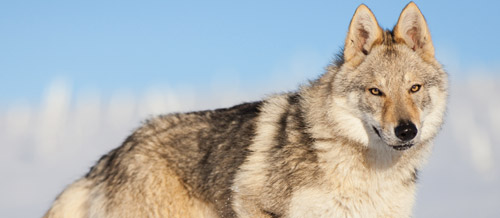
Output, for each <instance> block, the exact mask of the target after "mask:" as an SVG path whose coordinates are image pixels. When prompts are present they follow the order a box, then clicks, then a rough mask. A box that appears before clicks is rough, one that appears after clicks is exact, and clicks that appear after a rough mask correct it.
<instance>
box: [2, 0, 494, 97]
mask: <svg viewBox="0 0 500 218" xmlns="http://www.w3.org/2000/svg"><path fill="white" fill-rule="evenodd" d="M362 2H364V3H365V4H367V5H368V6H369V7H370V8H371V9H372V11H373V12H374V13H375V15H376V17H377V19H378V20H379V23H380V25H381V26H382V27H385V28H390V27H392V26H393V25H394V24H395V22H396V21H397V18H398V16H399V13H400V11H401V9H402V8H403V7H404V6H405V5H406V4H407V2H406V1H251V2H250V1H247V2H235V1H79V2H76V1H8V2H7V1H3V2H1V3H0V36H1V37H0V39H1V40H0V105H7V104H9V103H11V102H14V101H16V100H18V99H24V100H27V101H29V102H33V103H34V104H36V102H38V101H39V99H40V98H41V97H42V93H43V92H44V90H45V89H46V87H47V86H48V85H49V84H50V83H51V82H52V81H53V80H54V79H58V78H59V79H61V78H62V79H63V80H65V81H68V83H70V84H71V87H72V89H73V94H78V93H79V92H84V91H85V90H88V89H96V90H98V91H99V92H100V93H101V94H102V95H103V96H104V97H106V95H109V94H110V93H112V92H114V91H115V90H119V89H125V90H129V91H130V92H133V93H135V92H143V91H144V90H145V89H146V88H147V87H151V86H168V87H171V88H173V89H178V88H179V89H182V87H184V86H187V87H190V89H192V90H194V92H196V93H204V92H206V91H207V90H209V89H210V87H212V86H214V85H213V84H214V83H215V84H217V85H218V86H220V88H221V90H223V88H224V86H225V85H228V86H230V85H234V84H231V83H233V82H234V81H233V80H231V79H227V81H225V80H226V78H233V79H234V78H236V79H235V80H237V81H238V84H237V85H238V87H239V89H241V90H243V91H245V92H252V91H253V90H255V89H261V88H263V87H267V88H266V89H268V90H272V88H269V87H272V86H273V84H270V83H269V80H270V77H273V78H274V82H276V81H278V80H277V79H276V78H280V77H283V78H288V79H290V78H292V79H293V80H297V81H294V83H297V84H298V83H300V82H303V81H304V80H305V79H306V78H310V79H312V78H315V77H317V75H319V74H320V73H321V72H322V68H323V67H324V66H325V65H326V64H327V63H328V62H329V61H330V59H331V58H332V57H333V55H334V54H335V53H337V52H338V51H339V49H340V47H342V44H343V40H344V37H345V34H346V30H347V27H348V24H349V21H350V19H351V16H352V14H353V12H354V10H355V9H356V7H357V6H358V5H359V4H360V3H362ZM416 3H417V5H418V6H419V7H420V9H421V10H422V12H423V13H424V15H425V16H426V18H427V21H428V23H429V26H430V28H431V34H432V36H433V40H434V44H435V47H436V53H437V57H438V58H440V61H441V62H442V63H443V64H444V65H445V66H446V68H447V69H448V70H449V71H451V72H450V74H451V75H452V77H457V78H468V77H471V76H475V73H474V72H475V70H476V69H479V70H478V71H481V72H483V74H484V72H486V74H487V75H488V76H491V75H495V76H498V75H499V74H500V73H499V72H500V67H499V64H498V61H499V60H500V53H498V51H499V50H500V43H498V36H499V35H500V30H499V29H500V28H499V24H498V22H499V21H500V13H497V8H498V7H499V6H500V3H499V2H498V1H484V0H483V1H456V0H455V1H416ZM294 62H301V63H303V64H304V65H307V66H308V67H306V68H304V69H306V70H307V71H309V72H303V73H302V74H300V75H299V76H290V75H288V74H287V72H286V70H287V69H291V68H293V65H294ZM299 65H300V64H299ZM271 75H272V76H271ZM215 80H216V81H215ZM273 91H283V90H273ZM0 107H1V106H0Z"/></svg>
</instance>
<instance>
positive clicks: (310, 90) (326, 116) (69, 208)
mask: <svg viewBox="0 0 500 218" xmlns="http://www.w3.org/2000/svg"><path fill="white" fill-rule="evenodd" d="M430 40H431V38H430V33H429V30H428V28H427V24H426V23H425V19H424V18H423V16H422V14H421V13H420V10H419V9H418V8H417V7H416V5H415V4H414V3H413V2H412V3H410V4H408V6H407V7H406V8H405V9H404V10H403V11H402V13H401V16H400V18H399V20H398V23H397V25H396V27H395V29H394V31H393V32H391V31H389V30H386V31H383V30H382V28H380V26H379V25H378V23H377V20H376V18H375V16H374V15H373V13H372V12H371V11H370V9H368V7H366V6H365V5H361V6H359V7H358V9H357V10H356V12H355V14H354V16H353V18H352V20H351V24H350V26H349V31H348V34H347V37H346V41H345V50H344V54H343V60H339V61H338V63H335V64H332V65H330V66H329V67H328V68H327V70H326V72H325V73H324V74H323V75H322V76H321V77H320V78H319V79H317V80H315V81H312V82H311V83H310V84H306V85H304V86H303V87H301V88H300V90H298V91H297V92H291V93H285V94H280V95H274V96H271V97H269V98H267V99H265V100H264V101H262V102H254V103H247V104H242V105H238V106H235V107H232V108H228V109H221V110H213V111H202V112H193V113H187V114H171V115H165V116H160V117H156V118H153V119H152V120H149V121H148V122H146V123H145V124H144V125H143V126H142V127H140V128H139V129H138V130H136V131H135V132H134V133H133V134H132V135H131V136H130V137H129V138H128V139H127V140H126V141H125V142H124V143H123V144H122V146H120V147H119V148H117V149H115V150H113V151H111V152H110V153H109V154H107V155H105V156H103V157H102V158H101V160H99V162H98V163H97V164H96V165H95V166H94V167H93V168H92V169H91V171H90V172H89V173H88V174H87V175H86V176H85V178H83V179H80V180H78V181H77V182H75V183H74V184H72V185H70V186H69V187H68V188H67V189H66V190H65V191H64V192H63V193H62V194H61V195H60V196H59V197H58V198H57V199H56V201H55V202H54V204H53V206H52V208H51V209H50V210H49V211H48V212H47V214H46V215H45V218H59V217H115V218H118V217H207V218H208V217H262V218H270V217H284V218H285V217H288V218H292V217H294V218H295V217H297V218H299V217H300V218H301V217H362V218H365V217H380V218H382V217H383V218H386V217H394V218H400V217H411V212H412V207H413V204H414V201H415V200H414V195H415V186H416V185H415V182H416V179H417V171H418V170H419V169H421V167H422V165H423V164H424V162H425V159H426V157H427V156H428V155H429V153H430V151H431V148H432V142H431V141H432V139H433V138H434V137H435V136H436V134H437V133H438V132H439V129H440V127H441V124H442V123H443V116H444V112H445V109H446V98H447V74H446V72H444V70H443V69H442V67H441V65H440V64H439V63H438V62H437V61H436V60H435V59H434V47H433V46H432V42H431V41H430ZM413 85H421V88H420V90H419V91H418V92H411V91H410V89H411V87H412V86H413ZM372 88H376V89H378V90H379V91H380V92H379V93H382V94H380V95H378V94H376V93H375V95H374V94H373V93H371V92H370V89H372ZM406 122H411V123H412V126H414V128H413V129H414V130H415V131H416V132H414V133H415V134H413V135H412V138H410V139H405V138H403V137H401V135H400V134H399V135H398V134H397V133H396V132H398V130H397V129H398V128H397V127H398V126H399V127H401V125H402V123H406ZM405 125H406V124H405ZM403 149H405V150H403Z"/></svg>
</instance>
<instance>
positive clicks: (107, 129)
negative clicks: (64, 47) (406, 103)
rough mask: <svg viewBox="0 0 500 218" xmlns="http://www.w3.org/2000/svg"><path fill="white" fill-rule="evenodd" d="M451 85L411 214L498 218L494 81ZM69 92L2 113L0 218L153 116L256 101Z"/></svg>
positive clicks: (51, 193)
mask: <svg viewBox="0 0 500 218" xmlns="http://www.w3.org/2000/svg"><path fill="white" fill-rule="evenodd" d="M452 84H453V85H452V87H451V93H450V96H451V97H450V104H449V107H448V108H449V110H448V116H447V122H446V124H445V126H444V128H443V131H442V132H441V134H440V135H439V137H438V138H437V140H436V141H435V148H434V152H433V154H432V156H431V158H430V160H429V162H428V164H427V166H426V167H425V169H424V170H423V172H422V173H421V175H420V180H419V190H418V192H417V202H416V207H415V217H500V147H499V145H500V98H499V97H498V93H500V80H498V79H491V78H488V77H485V78H484V79H475V80H468V81H467V82H463V81H452ZM70 93H71V88H70V87H68V86H67V84H65V83H64V82H61V81H59V82H57V81H56V82H55V83H54V84H52V85H51V86H50V87H49V89H48V91H47V93H46V94H45V98H44V100H43V101H42V103H41V104H40V105H39V106H33V105H30V103H29V102H23V101H20V102H15V103H13V104H10V105H7V106H5V107H3V108H2V107H0V148H1V151H2V152H0V173H1V176H2V179H0V217H9V218H16V217H20V218H21V217H22V218H25V217H40V216H41V215H42V214H43V213H44V212H45V210H46V209H48V207H49V205H50V203H51V202H52V201H53V200H54V198H55V197H56V195H57V194H58V193H59V192H60V191H61V190H62V189H63V188H64V187H65V186H66V185H67V184H69V183H71V182H72V181H74V180H75V179H77V178H79V177H81V176H82V175H84V174H85V173H86V172H87V171H88V169H89V168H90V166H92V165H93V164H94V163H95V161H96V160H97V159H98V158H99V157H100V156H101V155H102V154H104V153H106V152H107V151H109V150H110V149H112V148H114V147H116V146H118V145H120V143H121V141H122V140H124V139H125V137H126V136H127V135H128V134H130V132H131V131H133V129H134V128H135V127H137V126H138V125H139V124H140V121H141V120H143V119H144V118H147V117H148V116H149V115H151V114H158V113H165V112H173V111H188V110H197V109H206V108H214V107H218V106H229V105H231V104H236V103H240V102H241V101H242V100H254V99H257V98H258V96H255V95H254V96H250V95H245V94H241V92H240V93H239V94H238V93H236V94H235V93H231V92H228V93H222V94H221V95H220V96H215V95H214V96H209V97H207V96H200V95H197V94H196V93H194V92H179V91H178V92H176V91H165V90H151V91H150V92H148V93H147V94H144V95H143V96H139V97H135V98H134V97H132V95H130V94H127V93H117V94H115V95H113V96H112V97H111V98H110V99H107V100H105V99H102V98H101V97H100V96H99V94H98V93H86V94H84V95H81V96H77V97H75V99H70V98H71V96H72V95H71V94H70ZM180 93H184V94H180ZM186 93H187V94H186ZM220 99H224V100H220ZM235 99H239V100H235Z"/></svg>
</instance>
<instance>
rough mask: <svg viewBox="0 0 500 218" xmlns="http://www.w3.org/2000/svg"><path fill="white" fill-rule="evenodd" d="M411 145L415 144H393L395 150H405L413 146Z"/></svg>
mask: <svg viewBox="0 0 500 218" xmlns="http://www.w3.org/2000/svg"><path fill="white" fill-rule="evenodd" d="M411 146H413V144H404V145H396V146H391V147H392V148H394V150H398V151H404V150H406V149H408V148H411Z"/></svg>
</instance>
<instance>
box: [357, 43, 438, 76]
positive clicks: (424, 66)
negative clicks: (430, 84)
mask: <svg viewBox="0 0 500 218" xmlns="http://www.w3.org/2000/svg"><path fill="white" fill-rule="evenodd" d="M429 70H432V68H430V67H429V64H428V63H426V62H424V61H423V59H422V58H421V57H420V56H419V55H418V54H417V53H416V52H414V51H413V50H412V49H410V48H408V47H407V46H405V45H400V44H392V45H379V46H376V47H374V48H373V49H372V51H371V52H370V54H368V55H367V57H366V59H365V61H364V62H363V63H362V64H361V65H360V66H359V67H358V72H360V73H363V74H365V75H364V76H363V77H364V78H366V79H367V80H371V81H373V80H376V81H378V82H411V81H415V80H422V79H425V76H426V74H429V73H430V72H428V71H429ZM373 82H375V81H373Z"/></svg>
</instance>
